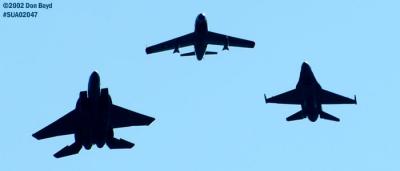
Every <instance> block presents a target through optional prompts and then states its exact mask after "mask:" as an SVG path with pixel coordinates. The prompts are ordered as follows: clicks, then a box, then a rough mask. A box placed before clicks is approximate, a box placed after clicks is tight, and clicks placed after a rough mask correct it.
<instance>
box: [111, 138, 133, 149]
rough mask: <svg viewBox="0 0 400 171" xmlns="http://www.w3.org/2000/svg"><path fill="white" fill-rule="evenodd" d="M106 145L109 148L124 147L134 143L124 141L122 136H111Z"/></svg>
mask: <svg viewBox="0 0 400 171" xmlns="http://www.w3.org/2000/svg"><path fill="white" fill-rule="evenodd" d="M106 143H107V146H108V148H110V149H124V148H132V147H133V146H134V145H135V144H133V143H131V142H129V141H126V140H124V139H122V138H120V139H116V138H114V137H113V138H111V139H109V140H108V141H107V142H106Z"/></svg>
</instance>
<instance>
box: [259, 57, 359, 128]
mask: <svg viewBox="0 0 400 171" xmlns="http://www.w3.org/2000/svg"><path fill="white" fill-rule="evenodd" d="M264 99H265V103H279V104H296V105H301V110H300V111H299V112H297V113H295V114H293V115H291V116H289V117H287V118H286V120H287V121H294V120H299V119H304V118H306V117H308V119H309V120H310V121H312V122H315V121H316V120H317V119H318V116H319V117H320V118H322V119H327V120H331V121H337V122H339V121H340V119H339V118H337V117H335V116H332V115H330V114H328V113H326V112H324V111H322V107H321V105H322V104H357V99H356V96H354V99H350V98H347V97H343V96H341V95H338V94H335V93H332V92H329V91H327V90H324V89H322V88H321V86H320V85H319V83H318V82H317V80H316V79H315V77H314V74H313V72H312V71H311V67H310V66H309V65H308V64H307V63H306V62H304V63H303V65H302V66H301V72H300V79H299V82H298V83H297V86H296V88H295V89H293V90H290V91H288V92H286V93H282V94H280V95H277V96H274V97H271V98H267V97H266V96H265V94H264Z"/></svg>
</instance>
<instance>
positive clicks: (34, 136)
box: [32, 132, 43, 140]
mask: <svg viewBox="0 0 400 171" xmlns="http://www.w3.org/2000/svg"><path fill="white" fill-rule="evenodd" d="M32 137H33V138H35V139H37V140H41V139H43V138H40V137H39V135H38V133H37V132H36V133H34V134H32Z"/></svg>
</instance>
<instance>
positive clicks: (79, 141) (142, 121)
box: [32, 72, 154, 158]
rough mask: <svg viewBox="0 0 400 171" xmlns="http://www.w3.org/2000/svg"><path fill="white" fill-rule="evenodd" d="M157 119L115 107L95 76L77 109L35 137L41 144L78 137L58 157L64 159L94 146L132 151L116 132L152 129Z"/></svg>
mask: <svg viewBox="0 0 400 171" xmlns="http://www.w3.org/2000/svg"><path fill="white" fill-rule="evenodd" d="M153 121H154V118H152V117H149V116H145V115H142V114H139V113H136V112H133V111H130V110H128V109H124V108H122V107H119V106H117V105H114V104H113V103H112V101H111V97H110V95H109V94H108V89H107V88H103V89H101V90H100V77H99V74H97V72H93V73H92V75H91V76H90V79H89V86H88V91H87V92H86V91H81V92H80V94H79V99H78V101H77V103H76V107H75V109H74V110H72V111H71V112H69V113H67V114H66V115H65V116H63V117H61V118H60V119H58V120H56V121H55V122H53V123H52V124H50V125H48V126H47V127H45V128H43V129H41V130H40V131H38V132H36V133H34V134H33V135H32V136H33V137H35V138H36V139H38V140H41V139H45V138H50V137H55V136H60V135H68V134H74V136H75V142H74V143H72V144H71V145H68V146H66V147H64V148H63V149H61V150H60V151H58V152H57V153H55V154H54V157H56V158H60V157H65V156H69V155H73V154H77V153H79V151H80V150H81V148H82V146H84V147H85V149H87V150H88V149H90V148H91V147H92V145H93V144H96V145H97V147H99V148H102V147H103V146H104V144H107V146H108V147H109V148H110V149H125V148H132V147H133V146H134V144H133V143H131V142H128V141H126V140H124V139H117V138H115V137H114V131H113V129H114V128H121V127H128V126H139V125H150V124H151V123H152V122H153Z"/></svg>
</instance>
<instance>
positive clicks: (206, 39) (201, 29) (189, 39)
mask: <svg viewBox="0 0 400 171" xmlns="http://www.w3.org/2000/svg"><path fill="white" fill-rule="evenodd" d="M208 44H212V45H222V46H224V47H223V48H222V50H229V46H237V47H246V48H254V46H255V43H254V42H253V41H249V40H244V39H240V38H236V37H231V36H227V35H223V34H219V33H214V32H211V31H208V27H207V19H206V17H205V15H204V14H199V15H198V16H197V18H196V22H195V25H194V32H192V33H189V34H186V35H184V36H181V37H178V38H175V39H172V40H169V41H166V42H163V43H160V44H157V45H154V46H150V47H148V48H146V53H147V54H151V53H156V52H161V51H165V50H172V49H174V51H173V53H179V48H181V47H186V46H191V45H193V46H194V52H189V53H184V54H181V56H194V55H196V57H197V60H199V61H200V60H202V59H203V56H204V55H215V54H217V52H211V51H207V45H208Z"/></svg>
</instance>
